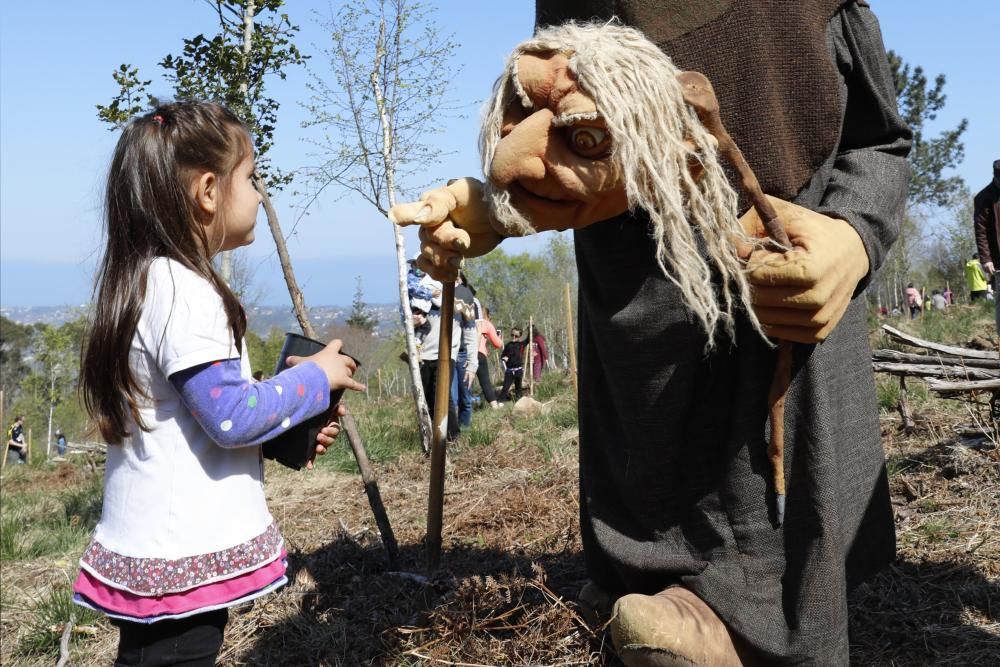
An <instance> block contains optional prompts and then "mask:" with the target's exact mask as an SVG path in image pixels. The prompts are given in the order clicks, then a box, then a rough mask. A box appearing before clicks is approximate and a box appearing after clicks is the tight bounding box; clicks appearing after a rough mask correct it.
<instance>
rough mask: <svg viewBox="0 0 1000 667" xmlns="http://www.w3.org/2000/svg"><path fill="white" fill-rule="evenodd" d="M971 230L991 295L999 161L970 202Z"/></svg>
mask: <svg viewBox="0 0 1000 667" xmlns="http://www.w3.org/2000/svg"><path fill="white" fill-rule="evenodd" d="M972 211H973V212H972V220H973V228H974V229H975V232H976V247H977V248H978V249H979V263H980V264H982V266H983V270H984V271H985V272H986V275H987V277H988V278H989V279H990V280H991V281H993V283H994V285H993V293H994V294H997V289H1000V278H998V276H1000V273H998V272H997V266H998V265H1000V246H998V244H997V237H998V236H1000V234H998V226H1000V160H995V161H994V162H993V180H991V181H990V183H989V185H987V186H986V187H985V188H983V189H982V190H980V191H979V193H978V194H977V195H976V196H975V198H974V199H973V200H972ZM996 303H997V309H996V320H997V332H998V333H1000V298H997V299H996Z"/></svg>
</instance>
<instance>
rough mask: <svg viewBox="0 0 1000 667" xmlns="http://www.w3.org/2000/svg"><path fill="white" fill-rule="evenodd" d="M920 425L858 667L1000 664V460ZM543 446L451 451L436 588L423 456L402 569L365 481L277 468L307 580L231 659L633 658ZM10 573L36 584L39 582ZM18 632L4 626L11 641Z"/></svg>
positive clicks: (282, 511)
mask: <svg viewBox="0 0 1000 667" xmlns="http://www.w3.org/2000/svg"><path fill="white" fill-rule="evenodd" d="M916 416H917V430H916V431H915V432H914V433H911V434H905V435H904V434H902V433H900V432H899V431H898V422H896V421H895V420H894V419H893V418H892V417H891V416H887V417H886V419H885V420H884V421H883V442H884V443H885V449H886V455H887V459H888V461H889V464H888V465H889V471H890V480H891V489H892V497H893V506H894V509H895V515H896V525H897V532H898V543H899V549H898V560H897V562H896V563H895V564H894V565H893V566H892V567H891V568H889V569H888V570H886V571H884V572H883V573H881V574H880V575H878V576H877V577H876V578H875V579H874V580H873V581H871V582H869V583H867V584H864V585H862V586H861V587H860V588H859V589H858V590H856V591H855V592H854V593H853V595H852V597H851V643H852V664H857V665H899V666H903V665H931V664H933V665H997V664H1000V618H998V615H1000V527H998V525H1000V524H998V520H997V519H998V516H1000V450H998V449H997V448H996V446H995V444H994V443H992V442H990V441H988V440H984V439H978V440H963V439H962V438H961V437H960V436H959V435H957V434H956V433H955V432H954V431H953V429H952V427H951V426H950V425H949V424H950V423H951V422H954V420H955V418H954V414H953V413H941V414H938V413H933V412H927V413H924V414H919V413H918V414H917V415H916ZM539 428H541V427H539ZM536 436H537V433H532V430H531V428H528V429H525V428H520V429H518V428H512V427H511V425H510V424H509V423H507V422H502V426H501V433H500V435H499V437H498V438H497V439H496V442H495V443H494V444H493V445H492V446H484V447H469V446H464V447H462V446H460V447H458V448H453V449H452V450H451V452H450V460H449V468H448V474H447V478H446V486H445V489H446V500H445V503H446V505H445V517H444V529H443V535H444V550H443V555H442V560H441V568H440V569H439V571H438V572H437V574H436V575H435V576H434V578H433V579H431V580H429V581H428V580H426V579H425V578H424V577H423V574H424V573H425V571H426V568H425V558H426V553H425V550H424V548H423V546H422V539H423V535H424V531H425V524H426V495H427V483H426V479H427V461H426V459H425V458H424V457H423V456H422V455H420V454H412V455H406V456H404V457H403V458H401V459H400V460H398V461H396V462H394V463H392V464H390V465H386V466H380V467H379V468H378V474H379V485H380V490H381V494H382V497H383V499H384V501H385V505H386V507H387V508H388V511H389V513H390V517H391V520H392V525H393V528H394V529H395V535H396V538H397V540H398V542H399V545H400V558H401V563H400V566H399V568H398V569H397V570H395V571H390V570H389V568H388V567H387V560H386V556H385V551H384V549H383V547H382V546H381V542H380V539H379V536H378V533H377V529H376V527H375V523H374V521H373V519H372V515H371V512H370V510H369V508H368V504H367V500H366V496H365V493H364V489H363V487H362V484H361V481H360V478H358V477H357V476H353V475H345V474H340V473H335V472H331V471H329V470H324V469H319V470H315V471H312V472H310V473H305V472H301V473H296V472H291V471H286V470H284V469H278V468H274V469H273V470H272V469H269V475H270V476H269V480H268V485H267V491H268V496H269V504H270V507H271V510H272V512H273V514H274V516H275V517H276V519H277V520H278V522H279V523H280V525H281V528H282V531H283V533H284V535H285V538H286V541H287V546H288V551H289V563H290V572H289V578H290V580H291V583H290V584H289V585H288V586H287V587H286V588H285V589H284V590H282V591H281V592H279V593H278V594H276V595H272V596H270V597H268V598H265V599H263V600H261V601H258V602H257V603H255V604H253V605H251V606H248V607H244V608H241V609H237V610H234V611H233V613H232V616H231V621H230V624H229V627H228V628H227V632H226V643H225V646H224V648H223V653H222V659H221V664H226V665H369V664H370V665H418V664H420V665H424V664H426V665H467V666H474V665H618V664H619V663H618V661H617V659H616V657H615V656H614V652H613V650H612V648H611V647H610V639H609V637H608V636H607V634H606V632H605V631H604V629H603V628H601V627H590V626H588V624H587V623H586V622H585V621H584V620H583V618H582V617H581V616H580V614H579V610H578V608H577V607H576V604H575V603H574V598H575V594H576V592H577V591H578V590H579V588H580V586H581V585H582V584H583V582H584V581H585V571H584V567H583V562H582V557H581V552H580V539H579V534H578V529H577V514H578V501H577V469H576V455H575V437H576V433H575V431H574V430H572V429H570V430H566V431H563V432H562V435H561V436H560V443H558V446H554V447H550V448H546V449H545V450H544V451H543V449H542V448H539V447H538V446H537V445H535V444H534V442H533V441H532V439H533V438H534V437H536ZM268 465H270V464H268ZM60 474H62V475H64V476H65V475H68V473H60ZM74 474H76V473H74ZM66 481H68V478H67V480H66ZM72 570H73V565H72V564H71V563H70V564H66V563H61V564H54V565H51V567H50V568H49V569H47V570H44V571H42V572H34V573H33V574H34V576H35V577H36V578H40V579H46V578H49V579H51V578H52V577H53V576H57V575H55V574H53V572H68V571H72ZM10 574H11V575H12V576H14V577H15V580H16V581H19V582H21V583H20V585H23V586H28V585H29V581H30V577H29V576H28V575H29V574H31V573H28V572H26V571H22V572H10ZM59 576H66V575H65V574H61V575H59ZM18 577H20V579H18ZM96 630H97V632H96V634H95V635H94V636H93V637H91V638H89V639H87V640H85V641H83V642H79V643H77V644H75V648H74V654H73V655H74V660H73V662H72V663H71V664H76V665H107V664H110V663H111V661H112V658H113V653H114V648H115V641H116V635H115V632H114V631H113V630H112V629H111V628H110V626H106V625H105V624H104V623H100V624H98V625H97V626H96ZM12 632H13V630H12V629H11V628H10V627H8V624H7V623H5V624H4V636H5V637H4V638H5V641H4V643H8V641H9V640H10V639H12V637H13V635H12V634H11V633H12ZM4 653H6V651H4ZM4 662H5V664H15V663H13V662H10V663H7V661H6V660H5V661H4ZM38 664H43V663H38Z"/></svg>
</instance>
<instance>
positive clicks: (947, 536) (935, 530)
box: [918, 520, 958, 544]
mask: <svg viewBox="0 0 1000 667" xmlns="http://www.w3.org/2000/svg"><path fill="white" fill-rule="evenodd" d="M918 530H919V531H920V532H921V533H923V535H924V539H925V540H926V541H927V542H928V543H930V544H937V543H939V542H943V541H945V540H954V539H956V538H958V531H956V530H955V529H954V528H952V527H951V525H949V524H948V523H947V522H945V521H940V520H935V521H928V522H927V523H925V524H923V525H922V526H920V528H919V529H918Z"/></svg>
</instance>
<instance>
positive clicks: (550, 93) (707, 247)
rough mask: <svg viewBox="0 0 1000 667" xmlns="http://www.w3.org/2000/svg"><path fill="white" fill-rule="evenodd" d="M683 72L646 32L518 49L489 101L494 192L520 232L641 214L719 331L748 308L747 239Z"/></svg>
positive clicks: (486, 126) (546, 39)
mask: <svg viewBox="0 0 1000 667" xmlns="http://www.w3.org/2000/svg"><path fill="white" fill-rule="evenodd" d="M679 73H680V72H679V70H678V69H677V67H675V66H674V64H673V63H672V62H671V61H670V58H668V57H667V56H666V55H665V54H664V53H663V52H662V51H661V50H660V49H659V48H658V47H657V46H656V45H655V44H653V43H652V42H650V41H649V40H647V39H646V38H645V37H644V36H643V35H642V33H640V32H639V31H638V30H635V29H633V28H628V27H624V26H621V25H618V24H616V23H590V24H579V23H566V24H563V25H560V26H553V27H548V28H544V29H541V30H539V31H538V33H537V34H536V35H535V37H533V38H532V39H529V40H527V41H525V42H523V43H521V44H519V45H518V46H517V47H516V48H515V49H514V52H513V53H512V54H511V56H510V58H509V59H508V61H507V65H506V67H505V69H504V72H503V74H502V75H501V77H500V78H499V80H498V81H497V83H496V85H495V87H494V90H493V96H492V98H491V99H490V102H489V103H488V105H487V109H486V116H485V118H484V120H483V128H482V133H481V136H480V147H481V152H482V159H483V169H484V172H485V175H486V199H487V203H488V204H489V207H490V212H491V214H492V216H493V219H494V220H495V221H496V222H497V223H498V224H500V225H502V226H503V227H505V228H506V229H507V230H508V231H509V232H510V233H515V234H525V233H530V232H531V231H542V230H551V229H558V230H564V229H581V228H583V227H586V226H588V225H591V224H594V223H596V222H600V221H602V220H607V219H609V218H612V217H615V216H617V215H619V214H621V213H624V212H625V211H626V210H630V209H632V210H635V209H642V210H643V211H645V212H646V214H648V217H649V223H650V234H651V235H652V237H653V239H654V241H655V243H656V250H657V259H658V261H659V263H660V266H661V268H662V269H663V273H664V274H665V275H666V277H667V278H669V279H670V280H671V281H673V282H674V283H675V284H677V285H678V287H680V288H681V291H682V293H683V295H684V299H685V301H686V303H687V304H688V305H689V307H691V309H692V311H693V312H694V314H695V315H696V316H697V317H698V318H699V319H700V321H701V323H702V325H703V326H704V328H705V329H706V331H707V332H708V333H709V338H710V339H711V338H712V336H713V334H714V331H715V329H716V326H717V325H718V324H723V325H724V327H725V328H726V329H729V330H731V326H732V312H733V307H734V300H736V301H741V302H742V303H743V304H744V305H746V306H749V303H750V300H749V288H748V286H747V284H746V281H745V278H744V276H743V273H742V271H741V266H740V263H739V260H738V258H737V255H736V244H737V242H739V241H744V242H745V241H746V237H745V236H744V235H743V233H742V229H741V228H740V226H739V223H738V221H737V216H736V206H737V197H736V194H735V193H734V191H733V189H732V188H731V187H730V185H729V184H728V182H727V180H726V177H725V174H724V172H723V170H722V169H721V167H720V165H719V161H718V155H717V150H716V147H717V142H716V141H715V139H714V138H713V137H712V135H711V134H709V133H708V131H706V130H705V128H704V127H703V126H702V124H701V122H700V121H699V120H698V116H697V114H696V113H695V112H694V111H693V110H692V109H691V108H689V107H688V106H687V105H686V104H685V102H684V97H683V91H682V87H681V84H680V82H679V81H678V80H677V75H678V74H679ZM699 235H700V236H701V242H699V241H698V239H697V237H698V236H699ZM713 273H715V274H716V275H717V276H718V277H719V278H721V281H720V283H721V287H720V288H719V289H718V292H717V291H716V287H714V286H713V281H712V277H713ZM747 310H748V311H749V308H748V309H747ZM750 317H751V318H753V315H752V312H751V314H750Z"/></svg>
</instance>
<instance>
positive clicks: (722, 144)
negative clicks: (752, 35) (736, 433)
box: [677, 72, 793, 526]
mask: <svg viewBox="0 0 1000 667" xmlns="http://www.w3.org/2000/svg"><path fill="white" fill-rule="evenodd" d="M677 78H678V79H679V80H680V83H681V86H682V87H683V90H684V101H685V102H687V103H688V104H690V105H691V107H692V108H693V109H694V110H695V113H697V114H698V119H699V120H700V121H701V123H702V125H704V126H705V129H707V130H708V131H709V132H710V133H711V134H712V135H713V136H714V137H715V138H716V140H718V142H719V154H720V155H722V156H723V157H725V159H726V160H728V161H729V163H730V164H732V166H733V168H734V169H735V170H736V174H737V177H738V179H739V182H740V186H741V187H742V188H743V190H744V191H745V192H746V193H747V197H748V198H749V199H750V203H751V204H753V207H754V208H755V209H756V210H757V214H758V215H759V216H760V219H761V221H762V222H763V224H764V229H765V230H766V231H767V235H768V236H769V237H770V238H771V240H772V241H773V242H774V243H775V244H776V245H777V246H778V247H779V248H780V249H781V250H782V251H786V252H787V251H788V250H791V247H792V244H791V242H790V241H789V239H788V234H786V233H785V228H784V226H783V225H782V224H781V220H779V219H778V212H777V211H775V210H774V206H772V205H771V202H769V201H768V200H767V197H765V196H764V191H763V190H762V189H761V187H760V182H759V181H758V180H757V176H756V175H755V174H754V173H753V170H752V169H751V168H750V165H749V164H747V161H746V158H744V157H743V153H742V152H741V151H740V149H739V147H738V146H737V145H736V142H735V141H733V138H732V137H731V136H730V135H729V132H727V131H726V128H725V127H724V126H723V124H722V116H721V115H720V113H719V100H718V98H716V96H715V91H714V90H713V89H712V84H711V83H710V82H709V80H708V79H707V78H706V77H705V75H704V74H701V73H700V72H682V73H681V74H680V75H678V77H677ZM792 352H793V346H792V343H791V342H790V341H785V340H779V341H778V358H777V361H776V364H775V369H774V378H773V379H772V380H771V387H770V389H769V391H768V401H767V402H768V406H769V410H768V412H769V416H770V420H771V437H770V439H769V440H768V446H767V456H768V459H770V461H771V469H772V475H773V481H774V493H775V516H776V519H777V524H778V525H779V526H781V525H782V524H783V523H784V522H785V396H786V395H787V394H788V388H789V386H791V384H792Z"/></svg>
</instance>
